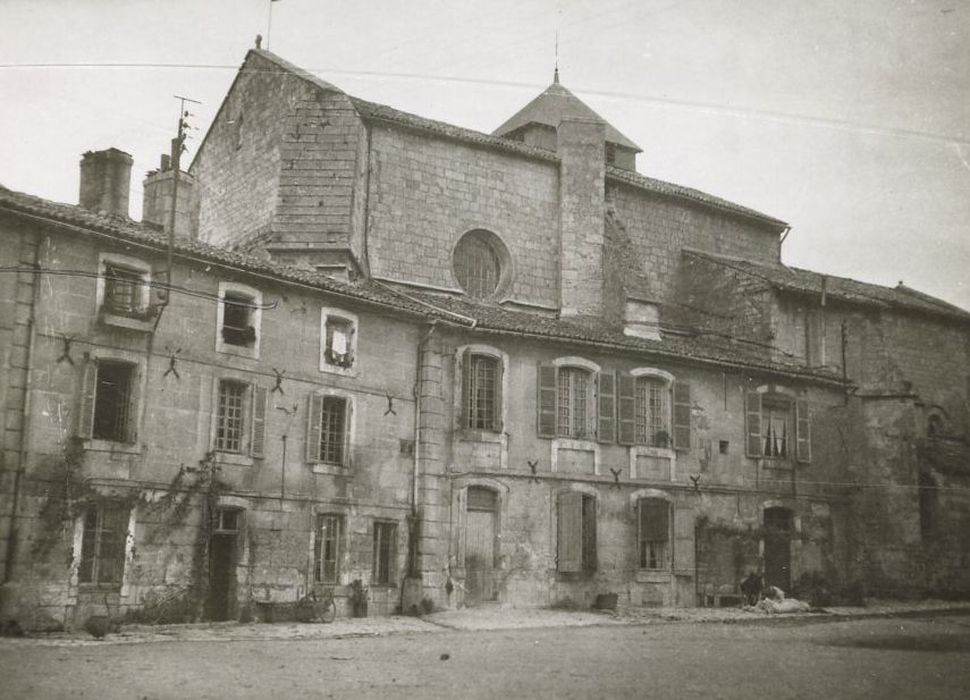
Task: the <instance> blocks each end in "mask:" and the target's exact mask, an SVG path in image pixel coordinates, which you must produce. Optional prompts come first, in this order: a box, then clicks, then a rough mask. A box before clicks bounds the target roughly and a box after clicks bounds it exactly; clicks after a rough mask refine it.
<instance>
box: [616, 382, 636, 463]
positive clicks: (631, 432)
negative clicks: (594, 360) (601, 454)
mask: <svg viewBox="0 0 970 700" xmlns="http://www.w3.org/2000/svg"><path fill="white" fill-rule="evenodd" d="M636 387H637V380H636V378H634V377H631V376H630V375H629V374H624V373H622V372H621V373H619V374H618V375H617V380H616V388H617V392H616V405H617V421H616V422H617V437H616V441H617V442H618V443H620V444H621V445H632V444H633V443H634V442H636V439H637V425H636V424H637V395H636V393H637V392H636Z"/></svg>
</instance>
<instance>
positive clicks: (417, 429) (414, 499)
mask: <svg viewBox="0 0 970 700" xmlns="http://www.w3.org/2000/svg"><path fill="white" fill-rule="evenodd" d="M437 325H438V322H437V321H432V322H431V324H430V325H429V326H428V330H427V332H426V333H425V334H424V335H423V336H421V339H420V340H419V341H418V352H417V365H416V368H417V375H416V376H415V382H414V469H413V474H412V482H413V483H412V484H411V527H412V528H417V526H418V476H419V474H420V471H421V468H420V464H421V362H422V360H423V359H424V352H425V349H426V347H427V345H428V341H429V340H431V336H432V335H433V334H434V332H435V328H437ZM412 539H413V544H412V547H413V548H414V549H413V551H412V552H411V562H412V566H413V567H414V568H415V570H417V568H418V551H417V548H418V541H417V537H416V536H414V535H412ZM411 573H412V574H414V573H416V571H412V572H411Z"/></svg>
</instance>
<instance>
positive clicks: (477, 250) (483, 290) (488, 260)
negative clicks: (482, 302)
mask: <svg viewBox="0 0 970 700" xmlns="http://www.w3.org/2000/svg"><path fill="white" fill-rule="evenodd" d="M454 264H455V277H456V279H457V280H458V284H460V285H461V288H462V289H464V290H465V292H466V293H467V294H468V296H471V297H475V298H477V299H485V298H488V297H490V296H492V295H493V294H494V293H495V290H496V289H498V283H499V279H500V276H501V272H502V266H501V261H500V260H499V256H498V254H497V253H496V251H495V249H494V247H493V246H492V244H491V243H490V242H489V241H488V240H487V239H486V238H485V236H484V235H483V232H478V231H475V232H472V233H470V234H467V235H465V236H464V237H463V238H462V239H461V240H460V241H459V242H458V246H457V247H456V248H455V257H454Z"/></svg>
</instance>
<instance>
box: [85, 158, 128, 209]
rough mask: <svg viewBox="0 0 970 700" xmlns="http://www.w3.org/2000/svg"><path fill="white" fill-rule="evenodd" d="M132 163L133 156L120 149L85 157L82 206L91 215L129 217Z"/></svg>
mask: <svg viewBox="0 0 970 700" xmlns="http://www.w3.org/2000/svg"><path fill="white" fill-rule="evenodd" d="M131 163H132V159H131V156H130V155H128V154H127V153H125V152H124V151H119V150H118V149H117V148H108V149H106V150H104V151H88V152H87V153H85V154H84V155H82V156H81V194H80V197H79V203H80V205H81V206H82V207H84V208H85V209H90V210H91V211H102V212H106V213H108V214H118V215H120V216H128V196H129V193H130V189H131Z"/></svg>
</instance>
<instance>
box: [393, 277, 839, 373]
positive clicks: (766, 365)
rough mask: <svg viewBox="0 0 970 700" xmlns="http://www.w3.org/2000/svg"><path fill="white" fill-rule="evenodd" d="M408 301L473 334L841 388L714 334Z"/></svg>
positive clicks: (448, 301) (453, 302)
mask: <svg viewBox="0 0 970 700" xmlns="http://www.w3.org/2000/svg"><path fill="white" fill-rule="evenodd" d="M409 296H411V297H412V298H414V299H417V300H419V301H422V302H424V303H426V304H428V305H429V306H431V307H434V308H437V309H441V310H445V311H448V312H451V313H453V314H458V315H460V316H463V317H466V318H471V319H474V320H475V326H474V328H475V330H476V331H481V332H492V333H508V334H513V335H518V336H530V337H533V338H537V339H550V340H552V339H554V340H557V341H560V342H572V343H577V344H585V345H596V346H599V347H600V348H604V349H614V350H621V351H627V352H636V353H642V354H645V355H649V356H654V357H661V358H665V359H668V360H673V361H677V360H681V361H687V362H692V363H701V364H708V365H716V366H720V367H725V366H727V367H733V368H737V369H754V370H761V371H764V372H766V373H774V374H781V375H785V376H795V377H801V378H804V379H806V380H810V381H822V382H827V383H832V384H841V383H842V380H841V377H839V376H838V375H837V374H836V373H834V372H833V371H831V370H827V369H822V368H810V367H805V365H804V364H803V363H801V362H798V361H794V360H793V361H792V362H790V363H789V362H779V361H772V360H768V359H766V358H765V350H764V348H763V347H761V346H756V345H754V344H750V343H747V342H744V341H742V340H733V339H728V338H724V337H722V336H718V335H714V334H710V335H707V334H698V335H694V336H685V335H673V334H664V338H663V340H650V339H647V338H636V337H632V336H628V335H624V334H623V332H622V330H621V329H619V328H617V327H616V326H614V325H609V324H607V323H605V322H603V321H602V320H601V319H586V318H584V319H575V320H574V319H560V318H556V317H554V316H550V315H540V314H536V313H531V312H527V311H517V310H514V309H509V308H507V307H503V306H500V305H498V304H495V303H487V302H479V301H473V300H470V299H467V298H464V297H452V296H444V295H438V294H432V293H427V292H409Z"/></svg>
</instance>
